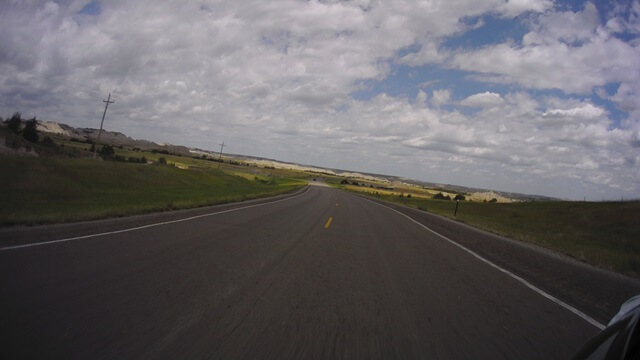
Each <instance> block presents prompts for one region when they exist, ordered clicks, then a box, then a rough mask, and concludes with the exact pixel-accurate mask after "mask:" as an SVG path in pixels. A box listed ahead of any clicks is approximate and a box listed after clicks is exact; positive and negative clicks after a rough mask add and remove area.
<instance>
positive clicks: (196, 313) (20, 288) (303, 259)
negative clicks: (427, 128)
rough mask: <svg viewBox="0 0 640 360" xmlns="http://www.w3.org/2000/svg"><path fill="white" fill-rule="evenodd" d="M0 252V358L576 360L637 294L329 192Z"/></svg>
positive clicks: (11, 234) (556, 259)
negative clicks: (622, 305)
mask: <svg viewBox="0 0 640 360" xmlns="http://www.w3.org/2000/svg"><path fill="white" fill-rule="evenodd" d="M321 184H322V183H321V182H316V183H315V184H314V185H321ZM0 247H1V249H0V274H1V275H0V285H1V288H2V290H3V293H4V294H10V296H3V297H1V300H0V301H1V303H0V305H1V306H2V309H3V312H4V314H5V315H4V316H3V321H2V325H1V326H2V333H3V336H2V337H1V339H2V340H0V341H1V342H2V343H1V344H0V345H2V346H0V357H2V358H3V359H14V358H16V359H17V358H33V357H47V358H115V357H117V358H166V359H173V358H214V359H216V358H343V357H356V358H390V357H396V358H491V359H495V358H519V359H527V358H531V359H534V358H535V359H537V358H567V357H570V356H571V355H572V354H573V353H574V352H575V351H576V350H577V349H578V348H579V347H580V346H581V345H582V344H583V343H584V342H585V341H586V340H588V339H589V337H591V336H592V335H593V334H595V333H596V332H597V331H598V328H597V327H596V326H597V325H598V324H601V323H603V322H606V320H608V318H609V317H610V316H612V315H613V313H615V311H616V310H617V307H618V306H619V304H620V302H621V301H623V300H626V297H629V296H628V295H629V294H635V293H640V285H639V282H638V281H637V280H634V279H630V278H626V277H623V276H619V275H615V274H611V273H608V272H605V271H601V270H597V269H594V268H591V267H589V266H586V265H584V264H580V263H577V262H574V261H571V260H567V259H565V258H564V257H562V256H559V255H556V254H554V253H551V252H548V251H545V250H540V249H538V248H536V247H532V246H529V245H523V244H520V243H517V242H514V241H510V240H507V239H502V238H500V237H497V236H494V235H491V234H488V233H484V232H481V231H477V230H475V229H473V228H470V227H468V226H464V225H461V224H458V223H456V222H452V221H449V220H447V219H443V218H441V217H437V216H434V215H431V214H427V213H424V212H420V211H417V210H413V209H408V208H404V207H400V206H396V205H389V204H384V206H380V205H379V204H375V203H373V202H372V201H371V200H368V199H363V198H360V197H358V196H355V195H352V194H349V193H346V192H343V191H338V190H334V189H331V188H328V187H323V186H311V187H308V188H306V189H304V190H302V191H300V192H298V193H297V194H293V195H289V196H281V197H277V198H273V199H263V200H259V201H254V202H247V203H240V204H229V205H224V206H216V207H209V208H201V209H193V210H186V211H179V212H171V213H162V214H153V215H145V216H139V217H133V218H124V219H111V220H103V221H97V222H87V223H79V224H66V225H55V226H46V227H32V228H27V227H24V228H5V229H0ZM489 263H490V264H493V265H490V264H489ZM518 278H519V279H520V280H518ZM526 284H529V285H530V286H529V285H526ZM532 288H535V289H539V290H540V291H539V292H536V291H533V290H532ZM541 293H544V294H548V297H544V296H541ZM550 299H551V300H550ZM553 299H556V300H558V301H560V302H562V303H564V304H566V305H568V307H570V308H574V309H576V310H577V311H579V312H583V313H584V315H585V316H586V317H587V318H592V319H593V321H592V322H589V321H586V320H585V317H581V316H579V315H580V314H576V313H575V312H571V311H569V310H567V308H566V307H563V306H560V305H558V303H557V302H555V300H554V301H552V300H553ZM594 325H596V326H594Z"/></svg>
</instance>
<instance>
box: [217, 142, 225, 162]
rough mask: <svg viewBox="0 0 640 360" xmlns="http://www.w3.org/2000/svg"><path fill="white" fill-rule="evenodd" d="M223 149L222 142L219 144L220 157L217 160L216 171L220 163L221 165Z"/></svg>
mask: <svg viewBox="0 0 640 360" xmlns="http://www.w3.org/2000/svg"><path fill="white" fill-rule="evenodd" d="M223 148H224V141H223V142H222V144H220V157H219V158H218V160H219V162H218V169H220V163H222V149H223Z"/></svg>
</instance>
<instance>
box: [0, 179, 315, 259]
mask: <svg viewBox="0 0 640 360" xmlns="http://www.w3.org/2000/svg"><path fill="white" fill-rule="evenodd" d="M310 189H311V186H309V187H307V190H306V191H305V192H303V193H302V194H298V195H295V196H292V197H288V198H285V199H280V200H275V201H270V202H265V203H261V204H255V205H248V206H243V207H237V208H233V209H228V210H222V211H218V212H213V213H208V214H202V215H196V216H191V217H188V218H184V219H177V220H171V221H163V222H159V223H153V224H148V225H143V226H137V227H133V228H128V229H122V230H115V231H109V232H103V233H98V234H89V235H83V236H76V237H72V238H66V239H59V240H51V241H43V242H37V243H32V244H23V245H14V246H6V247H0V251H5V250H16V249H23V248H28V247H33V246H40V245H49V244H56V243H61V242H68V241H75V240H81V239H88V238H92V237H98V236H106V235H113V234H120V233H125V232H129V231H135V230H142V229H147V228H151V227H156V226H161V225H169V224H175V223H179V222H183V221H189V220H195V219H199V218H203V217H207V216H213V215H220V214H226V213H230V212H234V211H239V210H244V209H250V208H254V207H258V206H265V205H270V204H275V203H279V202H282V201H287V200H291V199H295V198H297V197H300V196H303V195H306V194H307V193H308V192H309V190H310Z"/></svg>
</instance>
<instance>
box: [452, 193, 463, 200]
mask: <svg viewBox="0 0 640 360" xmlns="http://www.w3.org/2000/svg"><path fill="white" fill-rule="evenodd" d="M465 199H466V197H465V196H464V195H462V194H458V195H456V197H454V198H453V200H462V201H464V200H465Z"/></svg>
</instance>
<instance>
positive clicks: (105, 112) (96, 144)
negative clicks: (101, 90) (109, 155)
mask: <svg viewBox="0 0 640 360" xmlns="http://www.w3.org/2000/svg"><path fill="white" fill-rule="evenodd" d="M102 102H103V103H105V104H104V112H103V113H102V121H100V131H99V132H98V140H96V143H95V145H94V149H93V158H94V159H95V158H96V154H97V153H98V142H99V141H100V135H102V124H104V117H105V115H107V108H108V107H109V104H113V103H114V102H115V101H113V100H111V93H109V97H108V98H107V100H102Z"/></svg>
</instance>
